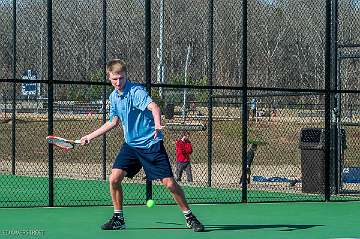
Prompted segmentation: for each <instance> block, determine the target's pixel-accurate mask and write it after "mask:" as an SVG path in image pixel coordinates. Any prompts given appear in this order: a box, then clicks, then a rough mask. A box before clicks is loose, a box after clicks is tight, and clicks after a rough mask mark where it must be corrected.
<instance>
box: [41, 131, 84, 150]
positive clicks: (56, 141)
mask: <svg viewBox="0 0 360 239" xmlns="http://www.w3.org/2000/svg"><path fill="white" fill-rule="evenodd" d="M46 139H47V141H48V143H49V144H53V145H55V146H57V147H59V148H62V149H65V150H66V151H68V150H70V149H73V148H74V147H75V145H76V144H80V143H81V142H80V140H68V139H64V138H61V137H58V136H55V135H49V136H47V137H46Z"/></svg>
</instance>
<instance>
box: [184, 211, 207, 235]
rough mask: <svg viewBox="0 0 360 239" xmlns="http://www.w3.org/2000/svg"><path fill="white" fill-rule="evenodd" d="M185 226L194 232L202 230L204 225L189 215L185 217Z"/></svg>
mask: <svg viewBox="0 0 360 239" xmlns="http://www.w3.org/2000/svg"><path fill="white" fill-rule="evenodd" d="M186 226H187V227H188V228H192V229H193V230H194V232H203V231H204V226H203V224H201V222H199V220H198V219H197V218H196V217H195V216H194V215H191V216H190V217H188V218H186Z"/></svg>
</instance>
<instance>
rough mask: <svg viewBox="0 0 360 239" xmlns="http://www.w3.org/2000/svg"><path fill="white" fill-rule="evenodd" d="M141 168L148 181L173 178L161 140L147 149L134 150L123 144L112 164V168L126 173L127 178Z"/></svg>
mask: <svg viewBox="0 0 360 239" xmlns="http://www.w3.org/2000/svg"><path fill="white" fill-rule="evenodd" d="M142 167H143V168H144V171H145V174H146V177H147V179H149V180H155V179H163V178H169V177H173V172H172V169H171V165H170V161H169V157H168V155H167V153H166V150H165V147H164V144H163V141H162V140H161V141H159V142H158V143H156V144H154V145H152V146H151V147H150V148H148V149H141V148H134V147H131V146H129V145H128V144H126V143H124V144H123V146H122V147H121V149H120V151H119V153H118V155H117V156H116V159H115V162H114V164H113V168H117V169H123V170H124V171H126V173H127V174H126V177H128V178H132V177H134V176H135V175H136V174H137V173H138V172H139V171H140V169H141V168H142Z"/></svg>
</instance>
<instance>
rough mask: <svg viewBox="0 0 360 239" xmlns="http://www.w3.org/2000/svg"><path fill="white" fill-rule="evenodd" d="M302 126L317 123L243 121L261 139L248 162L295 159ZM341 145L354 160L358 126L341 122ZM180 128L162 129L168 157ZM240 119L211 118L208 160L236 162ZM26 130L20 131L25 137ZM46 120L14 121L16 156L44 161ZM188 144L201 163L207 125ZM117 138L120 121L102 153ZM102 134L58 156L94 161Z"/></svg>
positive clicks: (61, 128)
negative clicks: (344, 141) (343, 125)
mask: <svg viewBox="0 0 360 239" xmlns="http://www.w3.org/2000/svg"><path fill="white" fill-rule="evenodd" d="M100 126H101V122H99V120H98V119H96V118H94V117H86V116H85V117H84V118H83V119H82V120H79V119H73V120H71V119H67V120H59V121H55V122H54V134H55V135H59V136H62V137H65V138H69V139H76V138H79V137H81V136H82V135H85V134H87V133H89V132H91V131H93V130H94V129H96V128H98V127H100ZM305 127H322V125H321V124H320V123H316V122H269V121H267V120H262V121H259V122H257V123H254V122H251V123H250V125H249V128H248V129H249V131H248V135H249V141H250V142H251V141H257V142H262V144H261V145H260V147H259V148H258V151H257V155H256V159H255V162H254V164H259V165H283V164H286V165H300V160H301V158H300V157H301V156H300V152H301V151H300V149H299V134H300V131H301V129H302V128H305ZM0 132H1V134H0V158H1V159H3V160H10V158H11V124H9V123H2V124H0ZM346 133H347V149H346V151H345V162H346V163H345V165H347V166H359V165H360V158H359V157H358V156H359V155H360V147H358V144H359V136H360V130H359V129H358V128H357V127H346ZM180 134H181V132H178V131H172V130H165V146H166V148H167V151H168V154H169V156H170V159H171V160H174V159H175V140H176V139H177V138H178V137H180ZM241 135H242V128H241V121H215V122H213V138H212V145H213V147H212V150H213V162H215V163H226V164H240V161H241V144H242V141H241ZM25 136H26V137H25ZM46 136H47V122H46V121H37V122H34V121H22V122H20V123H18V124H17V125H16V139H17V141H16V158H17V160H25V161H29V160H40V161H47V158H48V152H47V143H46V140H45V137H46ZM191 141H192V143H193V147H194V153H193V155H192V160H193V162H194V163H206V162H207V160H208V156H207V155H208V135H207V131H197V132H191ZM122 142H123V132H122V129H121V127H118V128H116V129H115V130H113V131H111V132H109V133H108V134H107V159H108V160H109V161H111V160H112V159H113V158H114V157H115V156H116V153H117V151H118V149H119V147H120V146H121V144H122ZM101 143H102V140H101V139H96V140H94V142H93V143H92V144H91V146H87V147H79V148H78V149H76V150H75V151H73V152H72V153H71V154H64V152H63V151H59V150H55V159H56V160H58V161H61V160H69V159H76V160H77V161H86V162H94V161H96V162H100V161H101V152H102V146H101Z"/></svg>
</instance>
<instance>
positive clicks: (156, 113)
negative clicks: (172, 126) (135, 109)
mask: <svg viewBox="0 0 360 239" xmlns="http://www.w3.org/2000/svg"><path fill="white" fill-rule="evenodd" d="M147 108H148V110H150V111H151V113H152V115H153V117H154V123H155V129H156V130H161V110H160V107H159V106H158V105H157V104H156V103H155V102H154V101H153V102H151V103H150V104H149V105H148V106H147Z"/></svg>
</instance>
